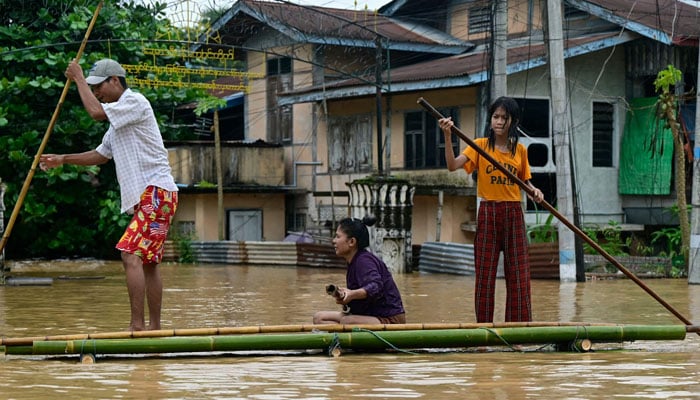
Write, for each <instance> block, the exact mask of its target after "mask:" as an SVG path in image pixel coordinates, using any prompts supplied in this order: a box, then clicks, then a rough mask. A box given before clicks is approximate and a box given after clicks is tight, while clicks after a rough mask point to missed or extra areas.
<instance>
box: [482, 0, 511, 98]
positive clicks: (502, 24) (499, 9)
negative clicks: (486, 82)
mask: <svg viewBox="0 0 700 400" xmlns="http://www.w3.org/2000/svg"><path fill="white" fill-rule="evenodd" d="M495 7H496V8H495V10H494V32H493V61H492V62H493V73H492V75H491V99H490V100H489V101H488V102H487V103H488V104H491V103H492V102H493V100H495V99H497V98H499V97H501V96H507V95H508V85H507V76H508V75H507V72H506V67H507V65H508V59H507V58H508V57H507V54H508V42H507V41H508V0H496V2H495Z"/></svg>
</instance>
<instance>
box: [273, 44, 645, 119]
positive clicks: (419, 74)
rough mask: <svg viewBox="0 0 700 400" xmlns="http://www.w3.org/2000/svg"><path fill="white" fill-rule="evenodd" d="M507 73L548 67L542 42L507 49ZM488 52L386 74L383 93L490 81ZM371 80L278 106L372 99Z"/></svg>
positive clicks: (584, 47) (293, 97) (574, 47)
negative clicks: (347, 99)
mask: <svg viewBox="0 0 700 400" xmlns="http://www.w3.org/2000/svg"><path fill="white" fill-rule="evenodd" d="M638 37H639V36H638V35H637V34H634V33H632V32H607V33H599V34H595V35H589V36H585V37H579V38H574V39H567V40H566V42H565V51H564V57H565V58H571V57H575V56H578V55H582V54H586V53H590V52H594V51H598V50H601V49H604V48H608V47H613V46H616V45H619V44H623V43H626V42H629V41H632V40H634V39H636V38H638ZM507 57H508V67H507V70H506V71H507V73H508V74H514V73H517V72H521V71H525V70H529V69H533V68H537V67H540V66H543V65H546V64H547V49H546V46H545V44H544V43H543V42H539V43H533V44H525V45H519V46H516V47H512V48H509V49H508V55H507ZM489 64H490V62H489V53H488V51H487V50H486V49H480V50H478V51H474V52H470V53H468V54H460V55H454V56H448V57H443V58H439V59H436V60H431V61H426V62H422V63H417V64H413V65H409V66H405V67H400V68H396V69H393V70H391V71H385V73H384V74H383V76H382V81H383V85H382V92H384V93H387V92H391V93H402V92H412V91H419V90H435V89H447V88H455V87H468V86H472V85H476V84H480V83H483V82H485V81H486V80H488V79H489V76H488V70H489ZM373 81H374V80H373V78H370V77H367V78H366V79H361V78H353V79H346V80H342V81H336V82H329V83H326V84H325V85H324V86H320V87H319V86H315V87H309V88H305V89H301V90H295V91H293V92H289V93H286V94H283V95H281V96H280V98H279V104H280V105H287V104H296V103H306V102H314V101H321V100H331V99H341V98H342V99H346V98H352V97H363V96H371V95H374V94H376V90H377V89H376V88H377V86H376V85H373V84H372V82H373Z"/></svg>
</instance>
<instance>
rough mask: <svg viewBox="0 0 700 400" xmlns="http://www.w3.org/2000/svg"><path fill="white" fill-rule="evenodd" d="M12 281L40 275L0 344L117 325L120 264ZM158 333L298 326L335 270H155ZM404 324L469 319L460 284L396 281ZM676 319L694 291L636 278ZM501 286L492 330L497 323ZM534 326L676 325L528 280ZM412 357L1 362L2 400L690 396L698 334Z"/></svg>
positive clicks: (418, 277)
mask: <svg viewBox="0 0 700 400" xmlns="http://www.w3.org/2000/svg"><path fill="white" fill-rule="evenodd" d="M9 265H10V267H11V268H12V272H11V274H12V275H15V276H20V277H33V278H52V279H53V284H51V285H50V286H0V334H2V336H3V337H6V338H7V337H11V338H16V337H28V336H39V335H42V336H43V335H56V334H77V333H94V332H113V331H120V330H123V329H124V328H125V327H126V326H127V324H128V321H129V310H128V300H127V296H126V288H125V286H124V276H123V273H122V270H121V264H119V263H117V262H102V261H52V262H21V263H20V262H14V263H13V262H10V263H9ZM162 272H163V278H164V284H165V291H164V299H163V328H164V329H175V328H178V329H179V328H204V327H224V326H225V327H229V326H249V325H287V324H290V325H295V324H310V323H311V315H312V314H313V312H314V311H316V310H320V309H334V307H336V305H335V304H334V303H333V301H332V300H331V298H330V297H329V296H327V295H326V294H325V290H324V288H325V285H327V284H329V283H333V284H342V283H343V282H344V275H343V274H344V271H342V270H327V269H314V268H295V267H275V266H245V265H229V266H227V265H184V264H164V265H162ZM396 280H397V284H398V286H399V288H400V290H401V292H402V295H403V298H404V303H405V306H406V309H407V316H408V322H425V323H431V322H474V309H473V305H472V303H473V301H472V300H473V299H472V296H473V290H472V288H473V285H474V280H473V278H472V277H467V276H455V275H442V274H421V273H411V274H406V275H399V276H396ZM644 283H645V284H647V285H648V286H649V287H650V288H651V289H652V290H654V291H655V292H656V293H657V294H659V296H660V297H661V298H663V299H664V300H665V301H666V302H667V303H669V304H670V305H672V306H673V307H674V308H675V309H676V310H678V311H679V312H680V313H681V314H682V315H684V316H685V317H686V318H688V319H690V320H691V321H693V322H694V323H696V324H698V323H700V285H688V284H687V281H685V280H676V279H653V280H645V281H644ZM503 286H504V285H503V281H499V283H498V297H497V306H496V310H497V312H496V321H502V320H503V308H504V298H503V297H504V291H503V289H504V288H503ZM532 289H533V314H534V319H535V320H537V321H564V322H614V323H625V324H678V323H680V322H679V321H678V320H677V318H676V317H675V316H674V315H673V314H672V313H670V312H669V311H668V310H666V309H665V308H664V307H663V306H661V305H660V304H658V302H657V301H656V300H654V299H653V298H652V297H651V296H650V295H649V294H647V293H646V292H645V291H643V290H642V289H641V288H640V287H639V286H637V285H636V284H635V283H634V282H632V281H630V280H627V279H617V280H610V279H603V280H593V281H588V282H585V283H566V284H561V283H560V282H558V281H549V280H536V281H533V288H532ZM523 350H524V351H522V352H516V351H512V350H511V349H508V348H497V349H490V348H489V349H464V350H459V351H446V350H436V351H432V352H422V353H418V354H408V353H387V354H351V353H347V354H343V355H342V356H341V357H338V358H333V357H328V356H327V355H325V354H323V353H320V354H319V353H309V352H277V353H274V352H272V353H260V352H258V353H254V354H246V353H231V354H222V355H216V356H213V355H202V354H187V355H164V356H162V357H152V356H151V357H138V356H133V355H131V356H116V357H109V358H107V357H104V358H101V357H99V356H98V359H97V361H96V362H95V363H94V364H81V363H80V362H78V359H77V357H46V356H3V357H2V358H0V376H1V378H0V398H6V399H54V398H59V397H60V398H67V399H68V398H86V399H88V398H89V399H142V398H143V399H145V398H148V399H350V398H354V399H357V398H372V399H377V398H379V399H393V398H397V399H418V398H422V399H502V400H505V399H526V398H538V399H593V398H599V399H602V398H606V399H607V398H634V399H641V398H653V399H691V398H698V397H699V396H700V395H698V393H700V336H698V335H695V334H688V335H687V337H686V339H685V340H682V341H664V342H658V341H640V342H635V343H624V344H594V346H593V351H592V352H588V353H574V352H556V351H552V350H551V349H547V348H533V347H529V346H528V347H525V348H524V349H523Z"/></svg>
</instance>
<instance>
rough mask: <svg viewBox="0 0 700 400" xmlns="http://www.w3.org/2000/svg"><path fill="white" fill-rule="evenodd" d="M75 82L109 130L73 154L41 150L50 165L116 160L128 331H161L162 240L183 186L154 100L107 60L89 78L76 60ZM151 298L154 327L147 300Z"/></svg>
mask: <svg viewBox="0 0 700 400" xmlns="http://www.w3.org/2000/svg"><path fill="white" fill-rule="evenodd" d="M65 75H66V77H67V78H69V79H71V80H73V81H74V82H75V84H76V86H77V88H78V93H79V94H80V99H81V100H82V102H83V106H84V107H85V110H87V112H88V113H89V114H90V116H91V117H92V118H93V119H94V120H97V121H105V120H107V121H109V129H108V130H107V132H106V133H105V135H104V137H103V138H102V143H101V144H100V145H99V146H97V148H96V149H95V150H90V151H87V152H84V153H75V154H44V155H42V156H41V159H40V164H39V165H40V167H41V169H42V170H44V171H46V170H47V169H49V168H54V167H57V166H59V165H62V164H74V165H99V164H104V163H106V162H107V161H109V160H110V159H114V163H115V167H116V171H117V180H118V182H119V188H120V192H121V211H122V212H127V213H129V214H132V213H133V218H132V220H131V222H130V223H129V226H128V227H127V228H126V230H125V232H124V235H123V236H122V237H121V239H120V240H119V243H117V245H116V248H117V249H118V250H120V251H121V257H122V262H123V264H124V271H125V274H126V286H127V290H128V292H129V302H130V305H131V324H130V325H129V329H130V330H133V331H140V330H144V329H149V330H157V329H161V327H160V313H161V304H162V297H163V281H162V278H161V275H160V270H159V268H158V264H159V263H160V261H161V258H162V255H163V242H164V241H165V239H166V236H167V233H168V229H169V228H170V224H171V222H172V219H173V216H174V214H175V211H176V210H177V204H178V196H177V195H178V193H177V191H178V189H177V186H176V184H175V181H174V179H173V177H172V174H171V171H170V165H169V164H168V152H167V150H166V149H165V146H164V145H163V138H162V136H161V134H160V129H159V128H158V123H157V121H156V118H155V116H154V114H153V109H152V108H151V104H150V103H149V101H148V100H147V99H146V98H145V97H144V96H143V95H141V94H140V93H136V92H133V91H131V89H129V88H128V87H127V84H126V78H125V77H126V72H125V71H124V68H122V66H121V65H119V63H117V62H116V61H114V60H110V59H103V60H100V61H98V62H96V63H95V64H94V65H93V66H92V68H91V69H90V72H89V73H88V76H87V78H86V77H85V76H84V74H83V70H82V69H81V68H80V65H78V63H77V62H76V61H72V62H71V63H70V64H69V65H68V68H67V69H66V73H65ZM145 300H147V301H148V313H149V325H148V327H146V325H145V313H144V304H145Z"/></svg>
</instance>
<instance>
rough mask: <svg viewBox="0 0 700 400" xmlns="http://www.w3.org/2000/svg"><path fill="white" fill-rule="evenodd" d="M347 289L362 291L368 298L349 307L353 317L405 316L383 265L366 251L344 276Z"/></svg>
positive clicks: (394, 284) (357, 257) (394, 287)
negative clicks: (354, 315) (365, 292)
mask: <svg viewBox="0 0 700 400" xmlns="http://www.w3.org/2000/svg"><path fill="white" fill-rule="evenodd" d="M345 280H346V285H347V287H348V289H353V290H354V289H360V288H363V289H365V291H367V298H366V299H362V300H352V301H350V303H349V304H348V305H349V306H350V310H351V312H352V313H353V314H357V315H371V316H374V317H392V316H394V315H397V314H402V313H404V308H403V302H402V301H401V294H400V293H399V289H398V288H397V287H396V282H394V278H393V277H392V276H391V272H389V269H388V268H387V266H386V264H384V261H382V260H381V259H380V258H379V257H377V256H376V255H374V254H372V253H371V252H369V251H367V250H360V251H358V252H357V253H356V254H355V256H354V257H353V258H352V261H350V264H348V270H347V273H346V275H345Z"/></svg>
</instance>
